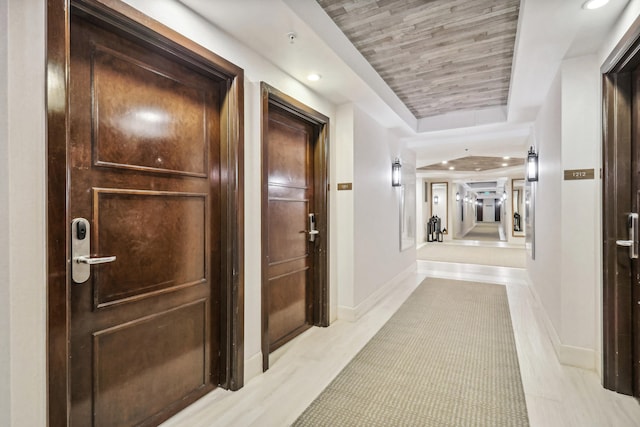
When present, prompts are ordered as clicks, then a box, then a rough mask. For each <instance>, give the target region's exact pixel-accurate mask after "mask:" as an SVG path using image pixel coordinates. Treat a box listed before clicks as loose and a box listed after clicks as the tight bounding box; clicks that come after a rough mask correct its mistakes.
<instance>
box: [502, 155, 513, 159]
mask: <svg viewBox="0 0 640 427" xmlns="http://www.w3.org/2000/svg"><path fill="white" fill-rule="evenodd" d="M510 158H511V157H509V156H504V157H503V158H502V159H503V160H509V159H510Z"/></svg>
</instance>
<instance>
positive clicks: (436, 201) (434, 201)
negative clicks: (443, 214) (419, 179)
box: [433, 194, 438, 205]
mask: <svg viewBox="0 0 640 427" xmlns="http://www.w3.org/2000/svg"><path fill="white" fill-rule="evenodd" d="M433 204H434V205H437V204H438V195H437V194H436V195H435V196H433Z"/></svg>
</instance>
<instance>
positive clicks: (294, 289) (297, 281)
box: [269, 267, 309, 348]
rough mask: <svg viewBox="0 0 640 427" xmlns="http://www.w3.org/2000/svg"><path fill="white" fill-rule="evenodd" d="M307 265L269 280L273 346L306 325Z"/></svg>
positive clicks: (270, 330)
mask: <svg viewBox="0 0 640 427" xmlns="http://www.w3.org/2000/svg"><path fill="white" fill-rule="evenodd" d="M308 270H309V269H308V268H307V267H303V268H302V269H300V270H298V271H295V270H294V271H292V272H289V273H286V274H284V275H282V276H276V277H274V278H272V279H270V280H269V313H270V316H269V340H270V342H271V343H273V346H274V347H275V348H277V347H278V345H279V344H280V343H281V342H282V340H286V339H287V338H288V336H289V335H291V334H295V333H296V331H298V330H299V329H300V328H305V327H306V326H307V325H308V321H309V319H308V316H307V308H306V305H307V292H308V290H307V272H308Z"/></svg>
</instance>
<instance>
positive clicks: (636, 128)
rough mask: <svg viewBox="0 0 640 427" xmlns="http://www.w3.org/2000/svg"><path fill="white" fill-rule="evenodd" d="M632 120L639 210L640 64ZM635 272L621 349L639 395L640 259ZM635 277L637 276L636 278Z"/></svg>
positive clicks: (634, 203)
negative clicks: (627, 336)
mask: <svg viewBox="0 0 640 427" xmlns="http://www.w3.org/2000/svg"><path fill="white" fill-rule="evenodd" d="M631 82H632V94H633V95H632V112H633V113H632V114H633V117H632V120H631V134H632V142H631V153H632V162H631V172H632V175H631V176H632V178H631V187H632V198H631V211H632V212H636V213H640V67H638V68H636V70H635V71H634V72H633V73H632V79H631ZM631 270H632V275H631V277H630V280H631V286H629V287H628V288H627V289H629V290H630V291H631V292H630V295H627V298H626V299H627V301H628V303H629V304H630V305H631V318H630V319H628V321H629V322H631V327H630V328H628V330H630V331H631V337H630V340H628V345H629V346H630V347H631V349H629V348H626V349H624V348H623V349H620V351H624V352H625V353H626V357H631V358H632V360H631V361H630V362H631V363H629V366H631V369H632V372H631V374H632V376H633V385H632V387H633V390H632V394H633V395H634V396H636V397H640V259H638V258H636V259H632V260H631ZM634 278H635V279H634Z"/></svg>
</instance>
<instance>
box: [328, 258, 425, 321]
mask: <svg viewBox="0 0 640 427" xmlns="http://www.w3.org/2000/svg"><path fill="white" fill-rule="evenodd" d="M415 272H416V263H412V264H411V265H410V266H409V267H408V268H407V269H405V270H404V271H402V272H400V273H399V274H398V275H396V276H395V277H394V278H393V279H391V280H389V281H388V282H387V283H385V284H384V285H382V286H381V287H380V288H378V290H377V291H375V292H374V293H372V294H371V295H369V297H367V298H366V299H365V300H364V301H362V302H361V303H360V304H358V305H357V306H355V307H346V306H342V305H339V306H338V319H339V320H346V321H348V322H355V321H357V320H358V319H360V318H361V317H362V316H363V315H364V314H365V313H366V312H367V311H369V310H371V308H372V307H373V306H375V305H376V304H377V303H378V302H379V301H380V300H381V299H382V298H384V297H385V296H386V295H387V294H388V293H389V292H391V291H392V290H393V288H394V287H395V286H396V285H397V284H398V283H400V282H401V281H402V280H404V279H406V278H407V277H408V276H409V275H410V274H413V273H415Z"/></svg>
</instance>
